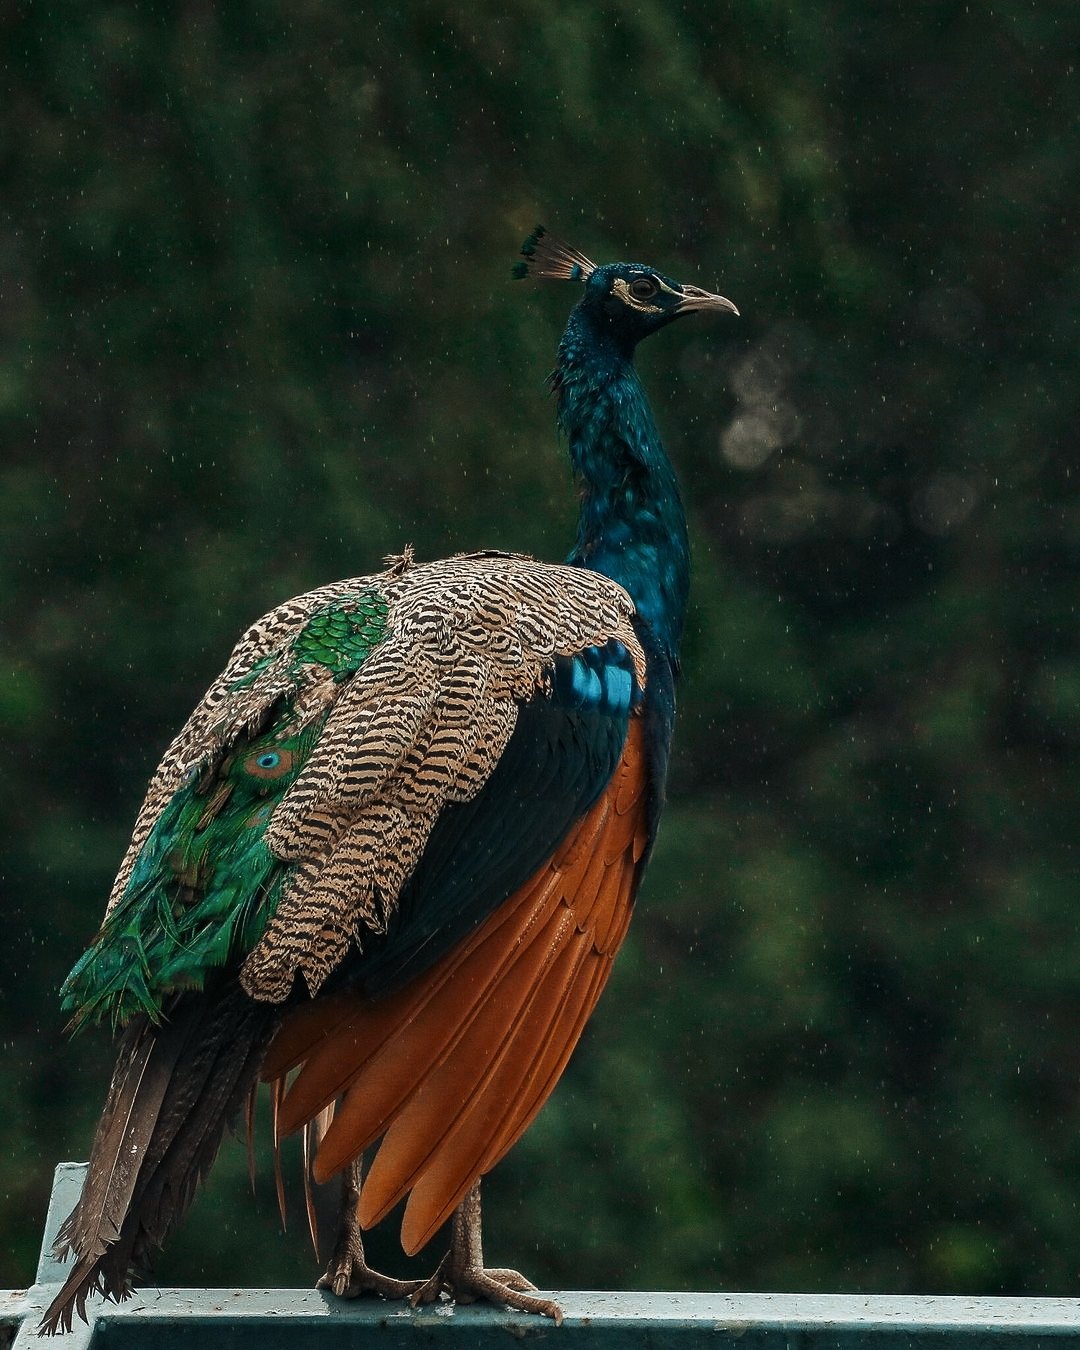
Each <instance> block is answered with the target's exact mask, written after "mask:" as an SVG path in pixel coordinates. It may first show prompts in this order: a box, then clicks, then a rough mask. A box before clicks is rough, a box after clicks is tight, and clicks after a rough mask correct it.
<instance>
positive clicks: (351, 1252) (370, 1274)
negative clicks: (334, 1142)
mask: <svg viewBox="0 0 1080 1350" xmlns="http://www.w3.org/2000/svg"><path fill="white" fill-rule="evenodd" d="M359 1200H360V1159H359V1158H357V1159H356V1161H355V1162H352V1163H350V1164H349V1166H348V1167H347V1168H346V1169H345V1171H344V1172H342V1174H341V1222H340V1225H339V1227H338V1236H337V1241H336V1242H335V1243H334V1252H333V1255H332V1256H331V1257H330V1264H329V1265H328V1266H327V1267H326V1274H325V1275H322V1276H321V1277H320V1278H319V1281H318V1283H317V1284H316V1285H315V1288H316V1289H329V1290H331V1291H332V1292H333V1293H335V1294H337V1296H338V1297H339V1298H356V1297H357V1296H358V1295H359V1294H379V1295H380V1296H381V1297H382V1298H408V1297H409V1296H410V1295H411V1294H416V1293H419V1292H420V1290H421V1288H422V1287H423V1284H424V1281H423V1280H395V1279H392V1278H391V1277H390V1276H389V1275H380V1274H379V1272H378V1271H377V1270H372V1269H371V1267H370V1266H369V1265H368V1263H367V1261H366V1259H365V1257H364V1240H363V1238H362V1237H361V1235H360V1225H359V1224H358V1223H357V1221H356V1206H357V1204H358V1202H359Z"/></svg>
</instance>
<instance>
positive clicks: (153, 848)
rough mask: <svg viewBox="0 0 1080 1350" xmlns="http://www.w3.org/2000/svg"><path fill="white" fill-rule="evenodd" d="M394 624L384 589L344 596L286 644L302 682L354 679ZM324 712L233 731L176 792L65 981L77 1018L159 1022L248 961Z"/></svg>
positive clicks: (278, 885) (279, 877)
mask: <svg viewBox="0 0 1080 1350" xmlns="http://www.w3.org/2000/svg"><path fill="white" fill-rule="evenodd" d="M385 631H386V601H385V600H384V599H383V598H382V596H380V595H378V594H377V593H376V592H364V593H361V594H358V595H351V596H343V597H339V598H337V599H336V600H335V601H334V602H333V603H332V604H328V605H326V606H324V607H323V608H322V609H320V610H318V611H317V612H316V613H315V614H314V615H312V616H311V618H310V619H309V620H308V622H307V624H306V625H305V626H304V628H303V629H302V630H301V631H300V633H299V634H297V636H296V637H295V638H293V640H292V642H291V643H290V644H289V646H288V647H287V648H286V649H285V653H286V662H287V669H288V671H289V673H290V674H291V675H292V676H293V677H294V678H295V679H296V681H297V683H298V684H299V683H300V682H301V680H302V677H303V671H304V667H305V666H311V665H320V666H323V667H325V668H326V669H329V670H330V671H332V672H333V675H334V678H335V680H338V681H344V680H346V679H348V678H349V677H350V676H351V675H353V674H354V673H355V672H356V671H357V670H358V669H359V667H360V666H361V665H362V664H363V662H364V660H365V659H366V658H367V656H368V654H369V653H370V652H371V651H372V649H373V648H374V647H375V646H376V645H377V644H378V643H379V641H380V640H381V639H382V637H383V636H384V634H385ZM282 655H283V653H282V652H281V651H277V652H273V653H270V654H269V655H268V656H266V657H264V658H263V659H262V660H260V661H259V662H257V663H256V665H255V666H254V668H253V669H252V670H251V671H250V672H249V673H248V674H247V675H245V676H244V677H243V679H242V680H239V681H237V683H236V685H235V686H234V688H244V687H249V686H252V685H255V684H256V683H257V681H258V678H259V676H260V675H261V674H263V673H264V672H265V671H266V670H268V669H269V668H270V667H271V666H275V665H277V663H278V662H279V661H280V659H281V657H282ZM325 720H326V714H324V715H323V717H322V718H320V719H318V720H316V721H314V722H312V723H309V724H308V725H307V726H305V727H304V728H303V729H302V730H300V731H297V729H296V727H295V725H294V722H293V716H292V700H291V698H288V697H286V698H285V699H282V700H280V701H279V702H278V703H277V705H276V706H275V709H274V720H273V723H272V724H271V725H270V726H269V727H264V728H263V729H261V730H260V731H259V733H258V734H257V735H254V736H251V737H242V738H239V739H237V740H235V741H234V742H233V743H232V744H231V745H230V746H229V748H228V751H227V753H226V754H225V755H224V756H223V757H221V758H219V759H218V760H217V761H215V762H213V763H210V764H208V765H206V766H204V767H203V769H202V771H201V772H198V771H197V772H195V773H193V774H192V776H191V777H190V778H189V780H188V782H187V783H185V784H184V786H183V787H181V788H180V789H179V790H178V791H177V792H176V793H175V794H174V795H173V796H172V798H171V799H170V800H169V802H168V804H167V805H166V806H165V808H164V810H163V811H162V812H161V815H160V816H159V817H158V819H157V821H156V822H155V824H154V827H153V829H152V830H151V832H150V835H149V837H148V838H147V840H146V842H145V844H144V845H143V847H142V849H141V851H140V853H139V857H138V860H137V861H136V863H135V866H134V868H133V870H132V874H131V877H130V879H129V881H128V884H127V887H126V889H125V891H124V894H123V896H122V898H121V899H120V901H119V903H118V904H117V906H116V908H115V909H114V910H113V912H112V914H111V915H110V916H109V918H108V920H107V922H106V923H105V924H104V926H103V927H102V929H101V931H100V933H99V934H98V936H97V938H96V940H95V941H94V943H93V945H92V946H91V947H90V948H89V949H88V950H87V951H86V953H85V954H84V955H83V957H82V959H81V960H80V961H79V962H78V964H77V965H76V966H75V968H74V969H73V970H72V972H71V974H70V975H69V976H68V978H67V980H66V981H65V983H64V986H63V989H62V990H61V997H62V999H63V1006H64V1009H65V1011H68V1012H70V1013H72V1024H73V1025H74V1026H81V1025H83V1024H84V1023H86V1022H98V1021H103V1020H106V1019H107V1020H109V1021H111V1022H112V1023H113V1025H114V1026H115V1025H118V1024H121V1023H123V1022H126V1021H127V1019H128V1018H129V1017H131V1016H132V1015H133V1014H135V1013H140V1012H141V1013H145V1014H146V1015H147V1016H148V1017H150V1018H151V1020H153V1021H155V1022H156V1021H159V1020H160V1018H161V1010H162V1004H163V1001H164V999H165V998H166V997H167V996H168V995H169V994H170V993H172V992H173V991H175V990H178V989H201V988H202V987H203V985H204V983H205V980H206V977H207V975H208V973H209V972H211V971H212V970H214V969H216V968H219V967H221V966H225V965H228V964H230V963H235V962H238V961H239V960H241V959H242V958H243V957H244V956H245V955H246V954H247V953H248V952H249V951H250V950H251V948H252V947H253V946H254V945H255V943H256V942H257V941H258V940H259V938H260V937H261V936H262V932H263V929H264V928H265V926H266V924H267V922H268V920H269V919H270V917H271V915H272V914H273V913H274V910H275V909H276V907H277V903H278V900H279V898H280V895H281V890H282V886H283V884H284V881H285V879H286V876H287V874H288V867H287V865H286V864H285V863H283V862H282V861H281V860H280V859H278V858H276V857H275V856H274V855H273V854H272V853H271V852H270V850H269V848H268V847H267V846H266V844H265V842H264V835H265V833H266V827H267V824H268V823H269V820H270V817H271V815H272V814H273V809H274V807H275V806H276V804H277V803H278V802H279V801H281V799H282V798H283V797H284V795H285V793H286V792H287V791H288V789H289V788H290V786H291V785H292V784H293V782H295V780H296V778H297V775H298V774H299V773H300V771H301V769H302V768H303V765H304V763H305V761H306V760H307V758H308V755H309V754H310V752H311V749H312V746H313V745H314V744H315V742H316V741H317V739H318V737H319V734H320V732H321V730H322V727H323V725H324V723H325Z"/></svg>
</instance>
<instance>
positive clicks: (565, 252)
mask: <svg viewBox="0 0 1080 1350" xmlns="http://www.w3.org/2000/svg"><path fill="white" fill-rule="evenodd" d="M521 252H522V255H523V256H524V258H525V262H520V263H517V264H516V265H515V267H514V276H515V277H537V278H540V279H543V280H551V281H580V282H583V283H584V286H585V294H584V295H583V296H582V298H581V303H580V306H579V309H580V310H581V311H582V313H583V314H584V315H585V316H586V317H587V318H588V319H589V321H590V323H591V324H592V326H593V328H594V329H595V330H597V331H599V332H608V333H610V335H611V336H612V337H613V338H614V339H615V340H616V341H617V342H618V343H619V344H620V345H625V346H628V347H631V348H632V347H634V346H636V344H637V343H638V342H640V341H641V339H642V338H645V337H648V336H649V335H650V334H651V333H655V332H657V331H658V330H659V329H661V328H665V327H666V326H667V325H668V324H669V323H672V322H673V321H674V320H675V319H679V318H682V316H683V315H684V314H696V313H699V312H700V311H702V310H709V309H714V310H715V309H723V310H727V311H728V312H729V313H731V314H738V312H739V311H738V310H737V309H736V308H735V306H734V305H733V304H732V303H731V301H730V300H727V299H725V298H724V296H722V295H714V294H713V293H712V292H711V291H703V290H701V288H700V287H698V286H685V285H681V284H680V283H679V282H677V281H675V280H673V279H672V278H671V277H669V276H665V275H664V273H663V272H659V271H657V269H656V268H655V267H649V266H648V265H647V264H646V263H621V262H620V263H606V264H604V266H602V267H597V266H596V264H595V263H592V262H590V261H589V259H588V258H586V257H585V255H584V254H583V253H579V252H578V250H577V249H575V248H571V247H570V245H569V244H564V243H563V242H562V241H561V240H560V239H556V238H555V237H554V236H553V235H551V234H549V233H548V232H547V230H545V229H544V227H543V226H542V225H538V226H537V227H536V229H535V230H534V231H533V232H532V234H530V235H529V237H528V239H526V240H525V242H524V244H522V246H521Z"/></svg>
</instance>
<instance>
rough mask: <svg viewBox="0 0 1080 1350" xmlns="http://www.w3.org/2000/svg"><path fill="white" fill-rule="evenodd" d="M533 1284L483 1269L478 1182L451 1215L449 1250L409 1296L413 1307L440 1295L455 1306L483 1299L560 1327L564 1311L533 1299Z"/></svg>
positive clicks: (550, 1301) (519, 1276)
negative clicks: (549, 1319)
mask: <svg viewBox="0 0 1080 1350" xmlns="http://www.w3.org/2000/svg"><path fill="white" fill-rule="evenodd" d="M535 1288H536V1285H535V1284H533V1282H532V1281H531V1280H527V1279H526V1278H525V1276H524V1275H522V1274H520V1272H518V1271H516V1270H505V1269H502V1268H494V1269H488V1268H486V1267H485V1266H484V1257H483V1249H482V1243H481V1233H480V1183H479V1182H477V1183H476V1184H475V1185H474V1186H473V1188H472V1190H471V1191H470V1192H469V1193H468V1195H467V1196H466V1197H465V1199H464V1200H463V1201H462V1202H461V1204H460V1205H459V1206H458V1208H457V1210H456V1211H455V1213H454V1226H453V1237H452V1239H451V1243H450V1250H449V1251H448V1252H447V1254H446V1255H445V1256H444V1257H443V1259H442V1261H441V1262H440V1263H439V1267H438V1269H437V1270H436V1271H435V1274H434V1275H432V1277H431V1278H430V1279H429V1280H426V1281H425V1282H424V1283H423V1284H422V1285H421V1286H420V1288H419V1289H417V1290H416V1291H415V1292H414V1293H413V1294H411V1295H410V1296H409V1302H410V1303H411V1304H412V1305H413V1307H414V1308H415V1307H418V1306H420V1305H421V1304H424V1303H434V1302H435V1301H436V1300H437V1299H438V1298H439V1297H440V1295H442V1294H447V1295H449V1297H450V1298H452V1299H453V1300H454V1302H455V1303H475V1302H477V1300H478V1299H486V1300H487V1301H488V1302H489V1303H500V1304H502V1305H504V1306H505V1307H508V1308H515V1309H517V1311H518V1312H528V1313H539V1314H540V1315H541V1316H542V1317H550V1318H551V1319H552V1321H553V1322H554V1323H555V1325H556V1326H561V1325H562V1320H563V1311H562V1309H561V1308H560V1307H559V1305H558V1304H557V1303H556V1302H555V1300H554V1299H550V1298H535V1297H533V1295H532V1293H530V1292H529V1291H530V1290H535Z"/></svg>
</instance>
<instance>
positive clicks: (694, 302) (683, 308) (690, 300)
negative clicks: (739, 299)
mask: <svg viewBox="0 0 1080 1350" xmlns="http://www.w3.org/2000/svg"><path fill="white" fill-rule="evenodd" d="M682 293H683V300H682V302H681V303H680V304H679V306H678V308H677V309H676V313H677V314H696V313H697V311H698V310H699V309H727V310H730V311H731V313H732V314H738V312H739V311H738V310H737V309H736V308H735V306H734V305H733V304H732V303H731V301H730V300H726V299H725V298H724V297H723V296H722V295H713V293H712V292H711V291H703V290H702V289H701V288H700V287H699V286H684V287H683V288H682Z"/></svg>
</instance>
